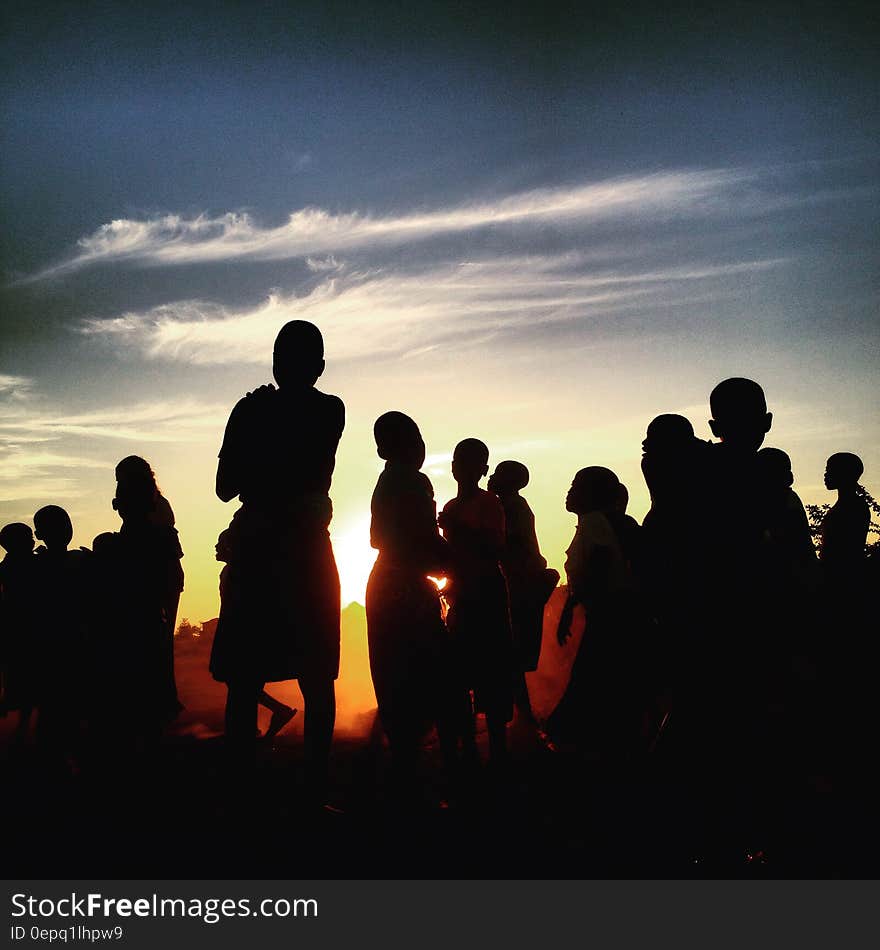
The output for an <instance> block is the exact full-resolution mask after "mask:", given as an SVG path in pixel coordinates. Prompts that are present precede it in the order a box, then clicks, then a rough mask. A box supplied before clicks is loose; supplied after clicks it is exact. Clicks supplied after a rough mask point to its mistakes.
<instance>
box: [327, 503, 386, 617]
mask: <svg viewBox="0 0 880 950" xmlns="http://www.w3.org/2000/svg"><path fill="white" fill-rule="evenodd" d="M331 538H332V540H333V554H334V555H335V557H336V566H337V568H338V569H339V582H340V584H341V586H342V604H343V606H345V605H346V604H350V603H351V602H352V601H357V602H358V603H361V604H362V603H363V602H364V597H365V594H366V590H367V579H368V578H369V576H370V571H371V570H372V569H373V564H374V563H375V561H376V555H377V553H378V552H377V551H376V550H375V549H374V548H371V547H370V515H369V513H367V514H363V515H361V516H360V517H358V518H356V519H353V520H351V521H348V522H346V523H345V524H344V525H343V526H342V528H341V530H339V531H338V532H337V531H333V532H331Z"/></svg>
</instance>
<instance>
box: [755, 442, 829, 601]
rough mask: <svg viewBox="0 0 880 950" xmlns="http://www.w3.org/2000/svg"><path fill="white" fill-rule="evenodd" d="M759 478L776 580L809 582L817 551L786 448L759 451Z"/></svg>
mask: <svg viewBox="0 0 880 950" xmlns="http://www.w3.org/2000/svg"><path fill="white" fill-rule="evenodd" d="M756 461H757V463H758V479H759V482H760V485H761V493H762V496H763V498H764V503H765V505H766V511H765V514H764V516H763V519H762V520H763V525H764V542H765V548H766V552H767V557H766V559H765V560H766V562H767V567H768V571H769V574H770V576H771V578H772V581H773V582H775V583H782V584H788V583H795V584H802V585H805V584H807V583H811V582H812V581H813V580H815V577H814V570H815V567H816V551H815V548H814V547H813V540H812V536H811V534H810V522H809V520H808V518H807V513H806V511H805V510H804V506H803V503H802V502H801V500H800V498H799V497H798V495H797V493H796V492H795V491H794V489H793V488H792V487H791V486H792V485H793V484H794V474H793V473H792V470H791V459H790V458H789V457H788V455H787V453H785V452H783V451H782V449H773V448H763V449H761V450H760V451H759V452H758V455H757V459H756Z"/></svg>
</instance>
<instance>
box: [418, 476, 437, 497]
mask: <svg viewBox="0 0 880 950" xmlns="http://www.w3.org/2000/svg"><path fill="white" fill-rule="evenodd" d="M417 482H418V485H419V488H421V490H422V491H423V492H424V493H425V494H426V495H428V496H429V497H430V498H431V499H433V497H434V486H433V485H432V484H431V479H430V478H428V476H427V475H426V474H425V473H424V472H418V473H417Z"/></svg>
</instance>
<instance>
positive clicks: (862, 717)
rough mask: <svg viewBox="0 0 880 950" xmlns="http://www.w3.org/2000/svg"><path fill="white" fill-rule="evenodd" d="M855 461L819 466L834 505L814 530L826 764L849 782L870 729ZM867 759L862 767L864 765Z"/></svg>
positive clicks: (871, 664)
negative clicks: (820, 593)
mask: <svg viewBox="0 0 880 950" xmlns="http://www.w3.org/2000/svg"><path fill="white" fill-rule="evenodd" d="M863 473H864V466H863V465H862V460H861V459H860V458H859V457H858V456H857V455H854V454H853V453H851V452H837V453H835V454H834V455H832V456H831V457H830V458H829V459H828V461H827V462H826V464H825V487H826V488H827V489H828V490H829V491H835V490H836V491H837V501H836V503H835V504H833V505H832V506H831V508H830V509H829V510H828V511H827V512H826V514H825V517H824V518H823V519H822V523H821V525H820V526H819V563H820V565H821V568H822V575H823V580H824V585H823V602H824V611H823V613H824V616H823V620H824V623H823V631H822V634H823V640H824V650H823V661H824V662H822V664H821V669H822V677H823V681H824V685H825V689H824V691H823V694H824V695H826V696H828V697H830V698H831V702H830V707H829V711H828V715H827V717H826V718H827V720H828V723H829V725H830V732H831V734H830V735H829V736H827V740H828V741H827V747H828V749H829V759H830V761H831V762H832V763H833V768H834V772H835V773H836V774H838V775H839V774H850V775H851V774H852V772H853V770H854V769H857V768H862V767H863V765H864V764H867V765H868V770H870V768H871V762H870V759H871V758H872V757H870V756H866V752H865V750H866V749H868V748H869V747H870V746H871V744H872V743H873V742H874V741H875V740H874V735H873V733H874V731H875V729H876V725H875V723H876V712H875V710H874V708H873V707H874V703H875V696H876V665H877V664H876V657H877V647H876V645H875V643H874V640H875V639H876V638H875V637H867V636H866V635H865V633H866V631H867V630H868V629H869V628H870V626H871V623H870V619H869V613H870V607H869V598H868V597H867V590H868V589H869V588H868V587H867V586H866V584H865V581H866V567H867V559H866V552H865V542H866V540H867V536H868V527H869V525H870V522H871V512H870V509H869V507H868V503H867V502H866V501H865V499H864V498H863V497H861V496H860V495H859V491H858V488H859V479H860V478H861V477H862V474H863ZM866 759H868V760H869V761H868V762H867V763H866V761H865V760H866Z"/></svg>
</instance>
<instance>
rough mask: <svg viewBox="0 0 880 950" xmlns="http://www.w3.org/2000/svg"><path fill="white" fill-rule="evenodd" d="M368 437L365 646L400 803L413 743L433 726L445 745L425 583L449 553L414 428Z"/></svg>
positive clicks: (440, 650)
mask: <svg viewBox="0 0 880 950" xmlns="http://www.w3.org/2000/svg"><path fill="white" fill-rule="evenodd" d="M373 432H374V435H375V438H376V450H377V452H378V454H379V457H380V458H382V459H384V460H385V468H384V470H383V471H382V474H381V475H380V476H379V480H378V482H377V483H376V488H375V490H374V491H373V497H372V501H371V503H370V510H371V513H372V520H371V522H370V544H371V545H372V546H373V547H374V548H376V549H377V550H378V551H379V555H378V557H377V558H376V563H375V565H374V567H373V570H372V572H371V573H370V579H369V582H368V583H367V602H366V608H367V640H368V643H369V650H370V672H371V674H372V677H373V686H374V688H375V690H376V699H377V701H378V704H379V718H380V720H381V722H382V727H383V729H384V730H385V733H386V735H387V736H388V740H389V743H390V745H391V756H392V763H393V767H394V781H395V791H396V793H397V794H398V795H400V796H401V798H402V799H403V800H404V801H406V800H407V799H409V798H411V796H412V794H413V793H414V791H415V788H414V783H415V778H416V764H417V755H418V751H419V742H420V740H421V739H422V738H423V736H424V735H425V733H426V732H427V731H428V730H429V729H430V728H431V727H432V726H434V725H436V726H437V728H438V732H439V734H440V737H441V742H442V743H444V744H447V743H448V742H449V739H450V736H449V723H448V719H449V713H450V699H449V698H448V697H447V693H448V692H449V690H450V683H449V671H448V659H449V657H448V654H449V644H448V635H447V631H446V627H445V625H444V623H443V619H442V616H441V611H440V596H439V592H438V590H437V587H436V585H435V584H434V583H433V582H432V581H431V580H429V579H428V575H429V574H430V575H433V576H437V575H440V574H442V573H444V572H445V570H446V567H447V564H448V562H449V551H448V550H447V547H448V546H447V544H446V542H445V541H444V540H443V539H442V538H441V537H440V533H439V531H438V530H437V507H436V505H435V503H434V489H433V486H432V485H431V482H430V480H429V479H428V476H427V475H425V474H423V473H422V472H421V471H420V469H421V467H422V464H423V463H424V460H425V443H424V441H423V440H422V436H421V433H420V432H419V428H418V426H417V425H416V423H415V422H414V421H413V420H412V419H411V418H410V417H409V416H406V415H404V414H403V413H401V412H386V413H385V414H384V415H382V416H380V417H379V418H378V419H377V420H376V424H375V426H374V428H373ZM445 751H446V752H447V756H448V755H449V751H448V749H446V750H445Z"/></svg>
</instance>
